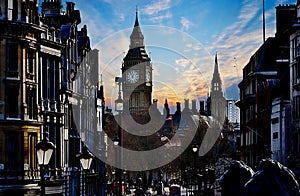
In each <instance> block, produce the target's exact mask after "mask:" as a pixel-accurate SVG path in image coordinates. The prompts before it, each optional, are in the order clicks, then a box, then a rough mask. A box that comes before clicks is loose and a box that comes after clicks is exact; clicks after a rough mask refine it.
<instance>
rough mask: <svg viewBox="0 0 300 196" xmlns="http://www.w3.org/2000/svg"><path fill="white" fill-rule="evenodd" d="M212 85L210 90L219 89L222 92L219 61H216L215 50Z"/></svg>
mask: <svg viewBox="0 0 300 196" xmlns="http://www.w3.org/2000/svg"><path fill="white" fill-rule="evenodd" d="M211 83H212V86H211V90H212V91H219V92H222V81H221V77H220V73H219V63H218V54H217V52H216V56H215V67H214V73H213V78H212V81H211Z"/></svg>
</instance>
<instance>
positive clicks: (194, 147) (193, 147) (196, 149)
mask: <svg viewBox="0 0 300 196" xmlns="http://www.w3.org/2000/svg"><path fill="white" fill-rule="evenodd" d="M198 149H199V146H198V144H197V142H196V141H195V140H194V142H193V145H192V151H193V154H194V172H193V176H194V182H193V184H194V185H195V186H194V192H195V191H196V183H195V181H196V178H197V175H196V174H197V170H196V156H197V152H198Z"/></svg>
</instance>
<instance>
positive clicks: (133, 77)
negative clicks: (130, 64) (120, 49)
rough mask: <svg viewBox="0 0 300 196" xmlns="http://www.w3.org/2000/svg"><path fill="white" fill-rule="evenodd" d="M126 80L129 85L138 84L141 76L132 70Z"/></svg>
mask: <svg viewBox="0 0 300 196" xmlns="http://www.w3.org/2000/svg"><path fill="white" fill-rule="evenodd" d="M126 79H127V81H128V82H129V83H132V84H133V83H136V82H137V81H138V80H139V74H138V72H137V71H135V70H131V71H129V72H128V74H127V76H126Z"/></svg>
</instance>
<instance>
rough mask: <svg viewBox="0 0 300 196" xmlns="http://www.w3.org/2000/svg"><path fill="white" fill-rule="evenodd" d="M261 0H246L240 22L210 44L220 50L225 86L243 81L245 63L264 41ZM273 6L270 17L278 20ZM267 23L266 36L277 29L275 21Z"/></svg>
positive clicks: (267, 13)
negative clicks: (274, 27) (259, 1)
mask: <svg viewBox="0 0 300 196" xmlns="http://www.w3.org/2000/svg"><path fill="white" fill-rule="evenodd" d="M257 3H258V1H248V0H244V1H243V6H242V8H241V10H240V14H239V16H238V17H237V20H236V22H235V23H233V24H232V25H230V26H228V27H226V28H225V29H224V30H223V31H222V32H221V33H220V34H218V35H215V41H214V42H213V43H212V44H211V45H210V46H209V47H208V48H209V51H212V52H215V51H218V60H219V69H220V74H221V77H222V81H223V86H224V87H225V88H227V87H230V86H232V85H237V84H238V83H239V82H240V81H241V79H242V68H243V66H245V65H246V64H247V63H248V61H249V59H250V57H251V55H253V54H254V52H255V51H256V50H257V49H258V47H259V46H260V45H261V44H262V14H261V8H260V7H259V6H257ZM272 9H273V10H267V11H266V15H265V16H266V21H273V20H274V13H275V12H274V8H272ZM270 23H271V22H270ZM267 24H268V25H267V27H266V28H267V29H266V32H267V36H266V37H268V36H269V35H270V36H271V32H274V29H273V25H271V24H269V23H267ZM211 77H212V76H211Z"/></svg>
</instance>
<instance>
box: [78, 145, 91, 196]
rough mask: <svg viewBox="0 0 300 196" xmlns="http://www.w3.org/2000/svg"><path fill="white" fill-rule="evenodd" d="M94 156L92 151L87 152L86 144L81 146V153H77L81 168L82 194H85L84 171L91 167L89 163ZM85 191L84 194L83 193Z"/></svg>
mask: <svg viewBox="0 0 300 196" xmlns="http://www.w3.org/2000/svg"><path fill="white" fill-rule="evenodd" d="M93 158H94V156H93V155H92V153H90V152H89V150H88V148H87V147H86V146H84V147H83V149H82V153H81V154H80V155H79V160H80V163H81V166H82V168H83V173H82V194H83V195H85V194H86V195H87V192H86V191H84V189H86V186H85V185H86V171H88V170H89V169H90V167H91V163H92V161H93ZM84 193H85V194H84Z"/></svg>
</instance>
